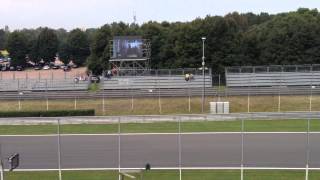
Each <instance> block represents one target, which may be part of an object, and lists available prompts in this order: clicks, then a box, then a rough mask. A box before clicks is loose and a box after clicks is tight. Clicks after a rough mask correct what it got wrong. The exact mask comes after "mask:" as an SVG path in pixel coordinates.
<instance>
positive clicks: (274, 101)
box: [0, 95, 320, 115]
mask: <svg viewBox="0 0 320 180" xmlns="http://www.w3.org/2000/svg"><path fill="white" fill-rule="evenodd" d="M220 99H221V101H229V102H230V112H248V97H247V96H229V97H221V98H220ZM280 99H281V103H280V111H309V103H310V99H309V96H307V95H305V96H281V98H280ZM217 100H218V98H217V97H216V96H214V97H212V96H211V97H206V103H205V110H206V112H209V102H211V101H217ZM190 102H191V103H190V105H191V106H190V107H191V111H190V112H189V99H188V97H187V96H186V97H172V98H161V100H160V101H159V98H158V97H154V98H133V99H131V98H127V99H126V98H110V99H105V106H104V110H103V105H102V99H76V100H75V98H74V97H70V99H68V100H53V99H49V103H48V105H49V109H50V110H60V109H91V108H93V109H95V110H96V115H129V114H132V115H145V114H188V113H201V97H192V98H191V101H190ZM249 102H250V106H249V107H250V109H249V111H250V112H277V111H278V110H279V107H278V105H279V97H278V96H251V97H250V98H249ZM132 107H133V108H132ZM46 108H47V106H46V99H45V97H44V98H43V100H22V101H21V110H26V111H29V110H46ZM0 109H1V111H13V110H18V109H19V106H18V100H10V101H9V100H6V101H0ZM312 111H320V96H313V97H312Z"/></svg>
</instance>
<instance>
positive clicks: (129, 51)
mask: <svg viewBox="0 0 320 180" xmlns="http://www.w3.org/2000/svg"><path fill="white" fill-rule="evenodd" d="M142 48H143V40H142V39H141V38H130V37H121V38H115V39H114V40H113V58H114V59H135V58H143V52H142Z"/></svg>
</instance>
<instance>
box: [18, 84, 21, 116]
mask: <svg viewBox="0 0 320 180" xmlns="http://www.w3.org/2000/svg"><path fill="white" fill-rule="evenodd" d="M18 93H19V96H18V97H19V100H18V104H19V111H21V97H20V81H19V79H18Z"/></svg>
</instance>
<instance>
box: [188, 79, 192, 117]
mask: <svg viewBox="0 0 320 180" xmlns="http://www.w3.org/2000/svg"><path fill="white" fill-rule="evenodd" d="M190 81H191V79H189V81H188V82H187V84H188V96H189V99H188V106H189V107H188V108H189V113H190V112H191V92H190Z"/></svg>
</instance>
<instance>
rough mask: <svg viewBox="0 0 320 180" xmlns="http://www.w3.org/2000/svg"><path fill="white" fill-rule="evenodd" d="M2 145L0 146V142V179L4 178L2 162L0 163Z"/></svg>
mask: <svg viewBox="0 0 320 180" xmlns="http://www.w3.org/2000/svg"><path fill="white" fill-rule="evenodd" d="M1 151H2V147H1V143H0V180H4V167H3V163H2V155H1V154H2V153H1Z"/></svg>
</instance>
